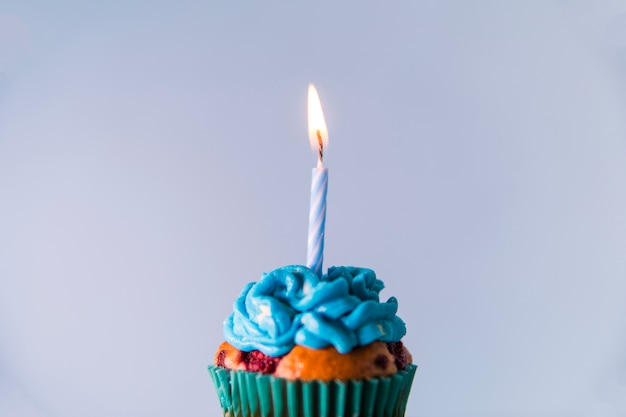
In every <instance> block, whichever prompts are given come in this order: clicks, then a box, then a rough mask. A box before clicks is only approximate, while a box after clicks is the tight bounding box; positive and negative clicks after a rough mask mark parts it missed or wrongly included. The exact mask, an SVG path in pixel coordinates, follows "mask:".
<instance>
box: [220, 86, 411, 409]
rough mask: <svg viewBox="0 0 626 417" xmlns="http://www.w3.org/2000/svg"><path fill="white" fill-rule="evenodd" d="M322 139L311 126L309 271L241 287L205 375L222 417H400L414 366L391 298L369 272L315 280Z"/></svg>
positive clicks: (337, 272)
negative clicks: (314, 154) (314, 163)
mask: <svg viewBox="0 0 626 417" xmlns="http://www.w3.org/2000/svg"><path fill="white" fill-rule="evenodd" d="M311 87H312V86H311ZM311 87H309V123H310V124H311V119H312V117H311V107H312V104H311V96H312V95H313V96H314V98H316V101H317V105H315V104H314V105H313V106H314V107H319V110H318V111H319V115H320V116H319V117H318V119H317V120H318V123H319V120H321V121H322V123H323V116H321V106H320V105H319V98H317V93H316V92H315V91H314V88H313V92H312V91H311ZM309 129H310V130H311V127H310V128H309ZM325 131H326V129H325V126H323V125H321V127H320V125H319V124H317V125H316V127H315V128H314V129H313V135H312V136H313V138H314V139H317V144H318V146H319V152H318V155H319V158H318V167H317V168H315V169H314V170H313V183H312V184H313V185H312V187H311V213H310V216H309V242H308V257H307V266H303V265H291V266H285V267H281V268H278V269H275V270H273V271H271V272H269V273H265V274H263V276H262V277H261V279H260V280H258V281H257V282H251V283H249V284H248V285H246V286H245V288H244V289H243V290H242V292H241V294H240V296H239V297H238V298H237V300H236V301H235V302H234V308H233V312H232V313H231V314H230V315H229V316H228V318H227V319H226V320H225V322H224V327H223V330H224V336H225V339H226V340H225V341H224V342H223V343H222V344H221V345H220V346H219V347H218V349H217V352H216V353H215V356H214V361H213V365H211V366H209V372H210V374H211V376H212V378H213V382H214V383H215V387H216V389H217V392H218V396H219V399H220V403H221V406H222V410H223V413H224V415H225V416H228V417H240V416H263V417H269V416H274V417H300V416H306V417H318V416H327V417H338V416H380V417H382V416H386V417H401V416H404V411H405V407H406V402H407V399H408V395H409V390H410V386H411V383H412V380H413V376H414V374H415V370H416V368H417V367H416V366H415V365H413V364H412V358H411V354H410V353H409V351H408V350H407V349H406V347H405V346H404V345H403V344H402V341H401V338H402V337H403V336H404V334H405V333H406V326H405V324H404V322H403V321H402V319H400V318H399V317H398V316H397V315H396V312H397V309H398V302H397V300H396V298H395V297H390V298H389V299H387V301H383V302H381V301H380V291H381V290H382V289H383V287H384V284H383V282H382V281H381V280H380V279H378V278H377V277H376V274H375V273H374V271H373V270H371V269H367V268H360V267H348V266H339V267H331V268H328V271H327V272H326V273H324V274H323V273H322V260H323V246H324V223H325V215H326V187H327V183H328V182H327V178H328V176H327V173H328V171H327V169H326V168H324V167H323V164H322V155H323V152H322V150H323V146H324V139H325V135H326V133H325Z"/></svg>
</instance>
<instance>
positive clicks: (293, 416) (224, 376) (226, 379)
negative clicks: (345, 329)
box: [209, 365, 417, 417]
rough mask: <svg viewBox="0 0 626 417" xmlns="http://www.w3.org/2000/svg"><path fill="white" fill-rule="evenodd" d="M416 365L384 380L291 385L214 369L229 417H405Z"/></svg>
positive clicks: (273, 379) (254, 375) (211, 368)
mask: <svg viewBox="0 0 626 417" xmlns="http://www.w3.org/2000/svg"><path fill="white" fill-rule="evenodd" d="M416 370H417V366H415V365H408V366H407V367H406V368H405V369H404V370H402V371H399V372H397V373H395V374H394V375H392V376H389V377H384V378H372V379H364V380H349V381H327V382H325V381H318V380H314V381H297V380H296V381H290V380H288V379H285V378H276V377H274V376H271V375H263V374H260V373H256V372H245V371H233V370H229V369H225V368H222V367H219V366H213V365H211V366H209V373H210V374H211V378H212V379H213V382H214V384H215V388H216V390H217V395H218V396H219V400H220V405H221V406H222V410H223V412H224V416H226V417H402V416H404V410H405V409H406V402H407V399H408V398H409V391H410V389H411V384H412V382H413V377H414V376H415V371H416Z"/></svg>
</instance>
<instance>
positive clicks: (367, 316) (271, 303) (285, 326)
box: [224, 265, 406, 356]
mask: <svg viewBox="0 0 626 417" xmlns="http://www.w3.org/2000/svg"><path fill="white" fill-rule="evenodd" d="M383 288H384V284H383V282H382V281H381V280H379V279H377V278H376V274H375V273H374V271H372V270H371V269H366V268H357V267H350V266H339V267H331V268H329V269H328V274H326V275H324V276H323V277H322V278H321V279H320V278H319V277H318V276H317V275H316V274H315V273H314V272H313V271H312V270H311V269H309V268H307V267H305V266H300V265H292V266H285V267H283V268H278V269H275V270H274V271H272V272H269V273H267V274H264V275H263V277H262V278H261V280H260V281H258V282H256V283H255V282H251V283H249V284H248V285H246V287H245V288H244V289H243V291H242V292H241V295H240V296H239V298H237V300H236V301H235V303H234V311H233V313H232V314H231V315H230V316H229V317H228V318H227V319H226V321H225V322H224V335H225V336H226V340H227V341H228V342H229V343H230V344H231V345H233V346H235V347H237V348H238V349H240V350H243V351H251V350H260V351H261V352H263V353H265V354H266V355H270V356H282V355H285V354H287V353H288V352H289V351H290V350H291V349H292V348H293V347H294V345H302V346H307V347H310V348H314V349H320V348H324V347H327V346H331V345H332V346H334V347H335V348H336V349H337V350H338V351H339V352H340V353H348V352H349V351H350V350H352V348H354V347H355V346H364V345H367V344H369V343H371V342H373V341H375V340H380V341H383V342H397V341H398V340H400V338H402V336H404V334H405V333H406V326H405V324H404V322H403V321H402V319H400V318H399V317H398V316H396V312H397V310H398V301H397V300H396V299H395V297H391V298H389V300H387V301H386V302H384V303H381V302H380V300H379V295H378V294H379V293H380V291H381V290H382V289H383Z"/></svg>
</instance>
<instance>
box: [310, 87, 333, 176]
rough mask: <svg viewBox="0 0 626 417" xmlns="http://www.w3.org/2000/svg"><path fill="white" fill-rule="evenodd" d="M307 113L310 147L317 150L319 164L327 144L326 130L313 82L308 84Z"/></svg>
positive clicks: (320, 104)
mask: <svg viewBox="0 0 626 417" xmlns="http://www.w3.org/2000/svg"><path fill="white" fill-rule="evenodd" d="M308 113H309V140H310V141H311V147H312V148H313V149H314V150H316V151H317V152H318V162H319V163H320V164H321V162H322V157H323V151H324V148H326V147H327V146H328V130H326V121H325V120H324V112H322V103H321V102H320V96H319V95H318V94H317V90H316V89H315V86H314V85H313V84H309V100H308Z"/></svg>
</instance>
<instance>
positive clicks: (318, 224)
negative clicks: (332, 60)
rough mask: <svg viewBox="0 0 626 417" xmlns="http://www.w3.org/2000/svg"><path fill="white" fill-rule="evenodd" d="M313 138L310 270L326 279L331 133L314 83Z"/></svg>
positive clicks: (311, 88)
mask: <svg viewBox="0 0 626 417" xmlns="http://www.w3.org/2000/svg"><path fill="white" fill-rule="evenodd" d="M308 113H309V139H310V140H311V146H312V147H313V148H314V149H316V150H317V167H315V168H313V178H312V181H311V206H310V210H309V238H308V244H307V261H306V265H307V267H309V268H311V269H312V270H313V271H314V272H315V273H316V274H317V276H319V277H321V276H322V264H323V263H324V229H325V227H326V194H327V192H328V168H326V167H324V164H323V159H324V147H325V146H326V145H327V144H328V131H327V129H326V121H325V120H324V113H323V112H322V105H321V103H320V98H319V95H318V94H317V90H315V87H314V86H313V84H310V85H309V100H308Z"/></svg>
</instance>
